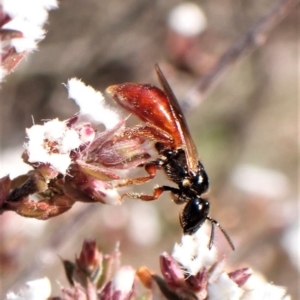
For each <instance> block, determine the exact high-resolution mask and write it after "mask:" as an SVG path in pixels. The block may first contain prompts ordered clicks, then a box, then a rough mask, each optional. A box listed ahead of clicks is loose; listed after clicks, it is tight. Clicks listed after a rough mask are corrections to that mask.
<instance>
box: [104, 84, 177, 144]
mask: <svg viewBox="0 0 300 300" xmlns="http://www.w3.org/2000/svg"><path fill="white" fill-rule="evenodd" d="M106 91H107V92H108V93H109V94H111V95H112V97H113V98H114V100H115V101H116V102H117V103H118V104H119V105H121V106H122V107H123V108H125V109H126V110H128V111H129V112H131V113H133V114H135V115H136V116H137V117H139V118H140V119H141V120H142V121H144V122H148V123H151V125H154V126H155V127H157V128H158V129H159V130H160V131H163V132H166V133H167V134H168V135H169V136H170V137H172V139H173V143H172V144H171V145H170V148H173V149H175V148H177V147H178V146H179V145H180V146H181V144H182V140H181V135H180V132H179V129H178V128H177V126H178V124H177V122H176V120H175V119H174V117H173V112H172V109H171V108H170V104H169V99H168V98H167V96H166V95H165V93H164V92H163V91H162V90H160V89H159V88H157V87H155V86H152V85H149V84H137V83H124V84H119V85H113V86H110V87H108V88H107V90H106Z"/></svg>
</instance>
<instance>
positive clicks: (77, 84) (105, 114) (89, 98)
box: [67, 78, 121, 130]
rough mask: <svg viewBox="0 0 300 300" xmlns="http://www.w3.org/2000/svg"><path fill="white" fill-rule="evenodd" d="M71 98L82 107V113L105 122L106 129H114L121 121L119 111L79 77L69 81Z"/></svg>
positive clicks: (102, 122) (97, 120)
mask: <svg viewBox="0 0 300 300" xmlns="http://www.w3.org/2000/svg"><path fill="white" fill-rule="evenodd" d="M67 88H68V90H69V98H71V99H73V100H75V102H76V103H77V105H78V106H79V107H80V115H89V116H91V117H92V119H93V120H95V121H96V122H98V123H101V124H103V125H104V126H105V127H106V129H108V130H109V129H112V128H113V127H115V126H116V125H117V124H118V123H119V122H120V120H121V119H120V117H119V113H117V112H116V110H113V109H112V108H111V107H108V106H107V105H106V103H105V99H104V97H103V95H102V94H101V93H100V92H97V91H95V90H94V89H93V88H92V87H91V86H87V85H85V84H84V83H83V82H82V81H80V80H79V79H77V78H72V79H70V80H69V81H68V84H67Z"/></svg>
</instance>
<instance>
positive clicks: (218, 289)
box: [207, 273, 244, 300]
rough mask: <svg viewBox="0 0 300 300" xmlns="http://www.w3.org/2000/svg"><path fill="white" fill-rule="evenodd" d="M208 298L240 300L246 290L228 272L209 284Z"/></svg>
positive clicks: (214, 299)
mask: <svg viewBox="0 0 300 300" xmlns="http://www.w3.org/2000/svg"><path fill="white" fill-rule="evenodd" d="M207 291H208V295H209V296H208V298H209V299H213V300H239V299H241V296H242V295H243V293H244V291H243V290H242V289H241V288H239V287H238V285H237V284H236V283H235V282H234V281H232V280H231V279H230V278H229V276H228V275H227V274H226V273H222V274H221V275H220V276H219V277H218V279H217V280H216V281H214V282H212V283H209V284H208V286H207Z"/></svg>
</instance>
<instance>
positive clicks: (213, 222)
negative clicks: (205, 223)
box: [206, 216, 235, 251]
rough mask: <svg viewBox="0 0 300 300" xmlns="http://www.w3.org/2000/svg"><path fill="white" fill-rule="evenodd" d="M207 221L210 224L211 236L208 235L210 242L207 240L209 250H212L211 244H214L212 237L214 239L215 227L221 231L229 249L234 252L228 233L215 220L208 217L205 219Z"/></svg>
mask: <svg viewBox="0 0 300 300" xmlns="http://www.w3.org/2000/svg"><path fill="white" fill-rule="evenodd" d="M206 219H207V220H209V221H210V222H211V234H210V240H209V246H208V248H209V250H210V249H211V248H212V245H213V242H214V237H215V225H216V226H218V227H219V228H220V230H221V231H222V233H223V234H224V236H225V238H226V240H227V242H228V244H229V245H230V247H231V249H232V250H233V251H234V250H235V248H234V245H233V242H232V240H231V238H230V237H229V235H228V233H227V232H226V231H225V229H224V228H223V227H222V226H221V225H220V224H219V222H218V221H216V220H215V219H213V218H211V217H210V216H207V217H206Z"/></svg>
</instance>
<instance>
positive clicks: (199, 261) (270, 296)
mask: <svg viewBox="0 0 300 300" xmlns="http://www.w3.org/2000/svg"><path fill="white" fill-rule="evenodd" d="M208 243H209V237H208V236H207V234H206V232H205V228H204V227H202V228H200V229H199V230H198V231H197V232H196V234H195V235H192V236H187V235H184V236H183V237H182V239H181V243H180V244H175V246H174V249H173V253H172V257H173V258H174V259H175V260H176V261H177V262H178V263H179V264H180V266H181V267H182V268H183V270H184V271H185V272H186V273H187V274H188V275H192V276H197V273H198V274H199V272H201V271H203V270H209V271H208V274H209V275H208V280H207V287H206V290H207V295H208V299H211V300H219V299H222V300H223V299H228V300H229V299H230V300H291V297H290V296H289V295H287V291H286V289H285V288H284V287H281V286H276V285H273V284H271V283H268V282H267V281H266V280H265V278H264V277H263V276H261V275H260V274H258V273H252V272H251V270H250V269H248V270H247V271H246V270H245V271H244V275H241V276H240V277H241V278H240V281H241V282H243V283H242V284H238V283H239V280H236V278H235V277H236V276H235V275H234V272H233V273H229V274H228V273H227V272H226V271H225V270H224V266H225V260H224V259H223V260H221V261H218V258H217V250H216V247H215V246H213V247H212V249H211V250H209V248H208V247H207V245H208ZM242 272H243V271H242ZM242 272H241V273H242ZM251 273H252V274H251ZM247 274H249V275H247ZM250 274H251V275H250ZM248 276H249V278H248ZM242 277H244V279H242ZM234 279H235V280H234ZM199 299H202V298H201V297H200V298H199Z"/></svg>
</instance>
